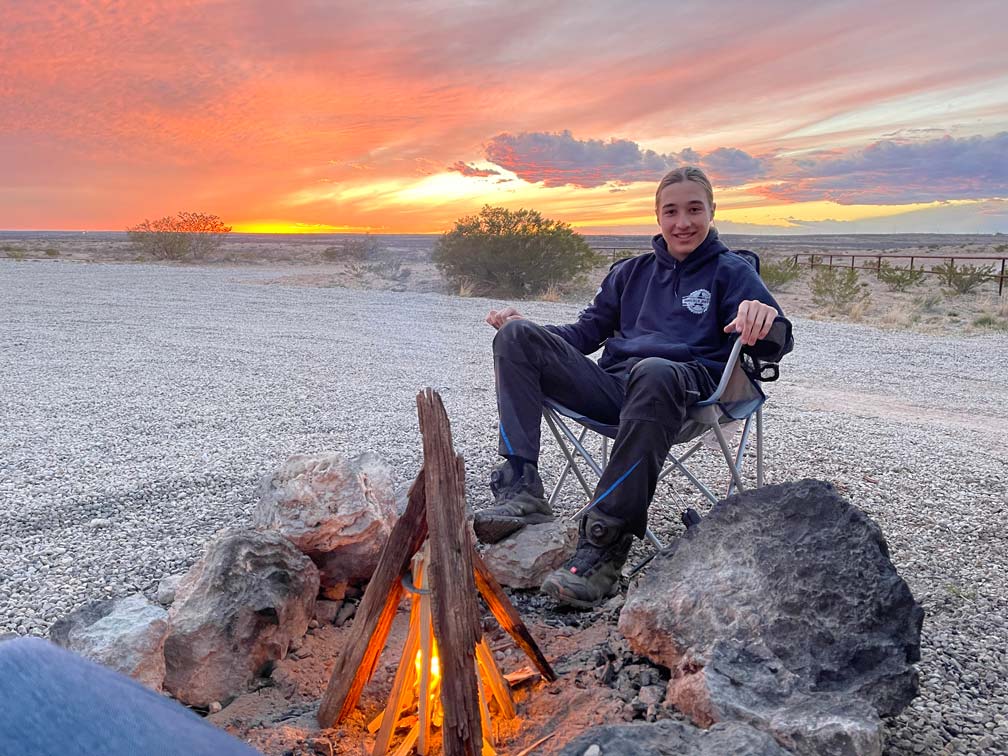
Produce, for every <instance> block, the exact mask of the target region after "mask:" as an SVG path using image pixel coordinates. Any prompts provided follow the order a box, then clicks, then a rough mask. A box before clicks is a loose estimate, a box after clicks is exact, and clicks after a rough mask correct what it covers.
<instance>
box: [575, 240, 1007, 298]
mask: <svg viewBox="0 0 1008 756" xmlns="http://www.w3.org/2000/svg"><path fill="white" fill-rule="evenodd" d="M593 249H594V250H595V252H597V253H598V254H600V255H602V256H603V257H605V256H608V257H609V259H610V261H611V262H616V261H617V260H620V259H622V258H624V257H631V256H633V255H639V254H642V253H644V252H650V251H651V250H650V249H645V248H644V247H593ZM788 257H791V258H793V259H794V261H795V264H796V265H801V264H803V263H802V259H801V258H805V259H806V260H807V261H808V266H809V267H810V268H814V267H815V266H817V265H819V266H822V267H825V268H860V269H861V270H873V271H875V272H876V273H878V272H879V271H880V270H881V269H882V261H883V260H884V261H886V262H888V261H889V260H909V261H910V262H909V264H908V265H907V267H909V268H910V270H922V271H923V272H924V273H938V271H935V270H931V269H929V268H925V267H924V265H925V264H931V263H941V262H945V261H946V260H949V261H951V262H952V264H953V265H955V264H956V260H981V261H982V262H981V263H980V265H985V264H986V263H994V267H995V268H997V267H998V265H997V264H998V263H1000V268H1001V270H1000V272H999V273H992V274H991V279H996V280H997V282H998V296H999V297H1000V296H1002V294H1003V293H1004V288H1005V280H1006V279H1008V274H1006V267H1008V266H1006V264H1005V263H1006V261H1008V257H992V256H990V255H893V254H874V255H872V254H861V253H855V252H850V253H837V252H835V253H833V254H828V253H827V254H824V253H822V252H798V253H796V254H793V255H788ZM834 260H836V262H834ZM847 260H850V264H849V265H848V263H847ZM858 260H874V261H875V264H874V265H870V264H866V263H859V262H858ZM841 261H843V262H841ZM918 262H919V265H917V267H916V268H915V267H914V265H915V264H916V263H918Z"/></svg>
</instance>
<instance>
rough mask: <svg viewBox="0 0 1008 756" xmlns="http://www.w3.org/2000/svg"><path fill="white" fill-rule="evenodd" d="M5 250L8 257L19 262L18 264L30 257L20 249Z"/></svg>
mask: <svg viewBox="0 0 1008 756" xmlns="http://www.w3.org/2000/svg"><path fill="white" fill-rule="evenodd" d="M5 249H6V252H7V257H9V258H10V259H12V260H17V261H18V262H21V261H22V260H24V259H25V258H26V257H28V254H27V253H26V252H25V251H24V250H23V249H21V248H19V247H6V248H5Z"/></svg>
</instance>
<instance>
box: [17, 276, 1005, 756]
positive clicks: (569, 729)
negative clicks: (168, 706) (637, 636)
mask: <svg viewBox="0 0 1008 756" xmlns="http://www.w3.org/2000/svg"><path fill="white" fill-rule="evenodd" d="M313 274H314V272H313V270H306V271H304V273H298V272H297V271H292V270H291V268H290V267H289V266H287V267H284V268H272V267H268V266H258V267H241V268H237V267H227V266H217V267H210V268H208V267H203V268H196V267H187V266H178V267H175V266H163V265H162V266H155V265H145V264H135V265H115V264H78V263H73V262H67V261H60V260H46V261H43V262H33V261H29V260H26V261H23V262H16V261H14V260H0V385H2V386H3V391H2V392H0V428H2V429H3V433H2V434H0V633H2V632H4V631H9V632H15V633H20V634H35V635H44V634H45V633H46V632H47V630H48V628H49V626H50V625H51V624H52V623H53V622H54V621H55V620H56V619H58V618H59V617H60V616H62V615H63V614H65V613H66V612H68V611H69V610H70V609H72V608H74V607H76V606H78V605H80V604H82V603H84V602H86V601H89V600H93V599H97V598H103V597H109V596H118V595H124V594H126V593H130V592H132V591H135V590H142V591H146V592H148V593H149V594H153V591H154V590H155V588H156V585H157V581H158V580H159V579H160V578H161V577H162V576H165V575H170V574H174V573H178V572H181V571H184V570H185V569H186V568H187V567H188V566H189V565H190V564H191V563H192V562H193V561H194V560H195V558H196V557H197V556H198V554H199V553H200V551H201V549H202V546H203V544H204V542H205V541H206V540H207V539H208V538H209V536H210V535H211V534H212V533H214V532H215V531H217V530H218V529H220V528H222V527H225V526H228V525H232V524H236V523H242V522H246V521H248V520H249V517H250V512H251V510H252V508H253V506H254V504H255V499H254V494H255V489H256V485H257V483H258V481H259V479H260V478H261V476H262V475H264V474H265V473H266V472H268V471H270V470H272V469H274V468H275V467H276V466H277V465H279V464H280V462H282V461H283V460H284V459H285V458H286V457H287V456H289V455H291V454H294V453H299V452H317V451H336V452H340V453H343V454H346V455H348V456H353V455H355V454H357V453H359V452H361V451H365V450H369V449H370V450H374V451H376V452H377V453H379V454H381V455H382V456H383V457H384V458H385V459H386V460H388V461H389V462H390V463H391V464H392V465H393V467H394V469H395V471H396V475H397V478H398V481H399V483H400V485H402V486H406V485H408V483H409V482H410V481H411V479H412V478H413V476H414V475H415V474H416V471H417V469H418V466H419V461H420V444H419V433H418V429H417V420H416V412H415V405H414V399H415V395H416V393H417V391H418V390H419V389H420V388H422V387H424V386H432V387H434V388H435V389H437V390H438V391H439V392H440V393H441V395H442V397H443V398H444V402H445V405H446V407H447V410H448V413H449V416H450V418H451V420H452V423H453V433H454V438H455V444H456V446H457V448H458V449H459V451H460V452H461V453H462V454H463V456H464V457H465V460H466V467H467V469H466V478H467V495H468V499H469V502H470V504H471V505H472V506H474V507H480V506H483V505H485V504H486V503H487V501H488V492H487V491H486V488H485V485H484V481H485V480H486V478H487V475H488V472H489V469H490V467H491V465H492V464H493V463H494V461H495V460H494V455H493V453H492V451H491V450H492V449H493V448H494V446H495V437H496V419H495V414H494V400H493V383H492V378H491V363H490V359H489V343H490V339H491V337H492V331H491V329H490V328H489V327H487V326H486V325H484V324H483V323H482V318H483V316H484V314H485V312H486V310H487V309H488V308H490V307H493V306H497V305H500V304H503V303H502V302H495V301H491V300H484V299H478V298H468V299H463V298H459V297H453V296H447V295H444V294H437V293H423V292H417V291H410V290H405V291H392V290H382V291H374V290H366V289H362V288H357V289H355V288H346V287H343V286H331V287H317V286H308V287H306V286H303V285H297V284H298V283H299V282H298V281H296V280H295V281H292V280H290V279H289V277H290V276H297V275H313ZM406 278H408V276H407V277H406ZM265 282H274V283H273V285H269V286H266V285H260V284H263V283H265ZM398 288H403V289H409V284H408V283H403V285H402V286H400V287H398ZM577 309H578V307H577V306H575V305H572V304H564V303H528V304H526V305H525V306H524V310H525V311H526V313H527V314H528V315H529V316H530V317H533V318H534V319H537V320H540V321H543V322H566V321H568V320H570V319H572V318H573V317H574V315H575V314H576V311H577ZM795 326H796V349H795V352H794V354H793V355H791V356H790V357H789V358H788V360H787V362H786V363H785V365H784V371H783V375H782V378H781V380H780V381H779V382H778V383H777V384H775V385H774V386H772V387H771V388H770V394H771V401H770V403H769V405H768V407H767V410H766V416H767V433H768V441H767V448H766V455H767V459H768V478H769V479H770V480H771V481H782V480H788V479H794V478H801V477H806V476H812V477H818V478H823V479H826V480H830V481H832V482H834V483H835V484H836V486H837V487H838V488H839V489H840V490H841V491H842V492H843V493H844V494H845V495H846V496H848V497H849V498H850V499H851V501H853V502H854V503H855V504H857V505H858V506H859V507H861V508H862V509H864V510H865V511H866V512H867V513H869V514H870V515H871V516H872V517H873V518H875V519H876V521H878V523H879V524H880V525H881V527H882V529H883V531H884V532H885V534H886V537H887V539H888V542H889V546H890V549H891V552H892V556H893V560H894V562H895V563H896V565H897V567H898V568H899V569H900V571H901V573H902V574H903V576H904V577H905V578H906V580H907V582H908V583H909V585H910V587H911V589H912V590H913V592H914V595H915V596H916V598H917V599H918V601H920V603H921V604H922V605H923V606H924V608H925V611H926V613H927V616H926V619H925V624H924V637H923V647H922V656H923V658H922V661H921V663H920V670H921V679H922V690H921V695H920V697H919V698H918V699H917V700H916V701H915V702H914V704H913V705H911V707H910V708H908V709H907V710H906V711H905V712H904V713H903V714H901V715H900V716H898V717H896V718H895V719H894V720H892V721H891V722H890V724H889V729H888V738H887V752H889V753H893V754H913V753H943V752H945V753H995V752H1003V751H1005V748H1006V747H1005V744H1006V743H1008V691H1006V683H1005V679H1006V677H1008V655H1006V651H1005V649H1006V647H1008V588H1006V582H1005V579H1004V575H1005V573H1006V570H1008V538H1006V536H1005V534H1004V532H1003V523H1004V518H1005V511H1006V508H1008V494H1006V492H1008V463H1006V461H1005V455H1004V438H1005V435H1006V433H1008V410H1006V409H1005V408H1006V407H1008V340H1006V339H1005V338H1004V336H1003V333H997V332H994V333H979V334H977V335H973V336H970V337H953V336H948V335H940V334H939V335H926V334H921V333H915V332H901V331H892V330H881V329H876V328H873V327H870V326H867V325H862V324H848V323H842V322H831V321H814V320H810V319H806V318H800V317H799V318H796V323H795ZM558 462H559V461H558V455H557V454H555V453H550V454H546V455H545V456H544V459H543V462H542V468H543V471H544V475H547V476H548V475H549V472H550V471H551V470H553V471H555V470H556V469H557V467H558ZM701 470H705V471H706V472H708V473H713V472H714V468H713V467H710V466H704V465H701ZM656 500H657V501H658V502H659V503H658V504H656V506H655V507H654V509H653V518H652V529H653V530H655V531H656V533H657V534H658V535H659V536H660V537H662V538H665V539H669V538H672V537H675V535H676V534H677V533H678V531H679V529H680V528H681V526H680V525H679V524H678V521H677V508H678V507H681V506H682V505H683V503H694V502H695V501H696V500H695V499H692V498H690V497H689V494H688V491H687V490H686V489H685V488H684V487H683V486H681V485H676V487H675V489H674V490H673V489H672V488H671V487H670V486H667V485H663V486H662V487H660V489H659V492H658V496H657V499H656ZM576 504H577V497H576V496H574V495H573V493H572V494H571V495H570V496H568V497H567V499H566V500H565V502H564V504H563V507H564V510H565V511H568V512H569V511H573V508H574V506H575V505H576ZM639 553H641V554H643V553H644V552H643V550H641V551H640V552H639ZM514 600H515V603H516V604H517V605H518V606H519V608H520V609H521V610H522V611H523V612H524V613H525V615H526V617H527V618H528V621H529V624H530V625H531V626H532V628H533V632H534V633H536V634H537V636H538V637H541V638H542V639H543V645H544V647H545V649H546V652H547V655H549V656H551V658H553V659H554V660H555V662H556V666H557V668H558V670H560V671H561V672H563V673H564V674H563V676H562V678H561V681H560V683H558V684H557V685H556V686H550V687H549V688H542V687H540V688H536V689H534V690H530V691H527V692H526V693H523V694H522V695H523V699H522V702H521V705H520V709H521V714H522V716H523V717H524V724H523V727H522V729H521V730H519V731H516V732H513V733H511V735H510V739H509V740H508V744H509V748H510V747H513V748H514V749H515V750H520V749H521V748H525V747H527V746H529V745H531V743H532V742H534V741H535V740H537V739H538V738H540V737H544V736H546V735H549V734H550V733H551V732H554V733H555V734H554V735H553V737H552V738H551V739H550V740H549V741H547V742H545V743H544V744H542V745H541V746H539V747H538V750H537V752H542V753H550V752H554V751H555V750H559V748H560V746H562V744H563V742H564V741H565V740H566V739H569V738H570V737H572V736H573V735H574V734H576V732H577V730H578V728H580V727H582V726H587V725H588V724H591V723H594V722H598V721H607V720H608V721H612V720H613V719H622V718H625V717H631V718H632V717H634V716H638V717H643V718H646V717H648V716H649V713H648V704H646V703H645V704H642V702H641V700H640V699H641V693H642V692H643V689H644V688H647V687H649V686H651V685H652V684H656V683H655V682H654V681H652V680H651V678H652V677H655V678H656V680H660V678H661V674H662V670H661V669H659V668H654V667H651V666H649V665H647V664H643V663H642V662H641V661H640V660H636V659H634V658H632V655H630V656H628V655H627V654H628V653H629V652H626V651H625V648H623V647H622V646H621V645H620V640H619V637H618V633H616V630H615V620H616V616H617V614H618V606H617V604H618V601H617V602H616V603H614V604H613V605H611V606H609V607H606V608H604V609H603V610H600V611H598V612H593V613H586V614H569V613H557V612H555V611H554V610H553V608H552V607H551V606H550V605H549V604H548V603H547V602H546V601H544V600H543V599H541V598H540V597H538V596H537V595H536V594H534V593H516V594H515V597H514ZM341 632H345V631H344V630H343V629H342V628H333V629H329V628H328V627H323V628H319V629H318V630H317V631H316V632H315V633H313V634H312V635H310V636H309V640H307V641H306V643H311V644H317V645H318V647H319V648H320V649H324V650H319V651H318V653H317V654H312V655H311V656H305V657H304V659H302V660H298V659H292V661H291V663H292V664H293V663H294V662H295V661H300V662H303V663H306V664H308V663H309V662H310V661H311V659H315V663H317V664H319V665H320V666H319V667H318V668H312V669H309V668H308V667H305V668H304V669H303V670H302V672H303V674H302V676H301V677H300V678H297V679H298V680H301V682H296V681H295V682H292V681H291V680H290V679H288V681H287V682H286V683H284V682H282V681H283V680H284V679H285V678H284V676H283V675H282V674H281V675H279V676H278V679H277V681H275V682H274V684H272V686H271V687H269V688H264V689H263V691H262V692H261V693H260V695H261V696H262V697H264V698H269V697H270V696H272V697H274V698H276V697H277V696H278V693H277V691H281V692H282V691H283V690H284V685H286V686H288V687H287V690H288V692H290V691H291V690H292V688H290V686H292V685H293V686H295V687H296V685H298V684H300V685H303V688H304V689H303V691H302V693H301V694H299V695H301V698H300V699H298V700H297V701H295V702H294V703H292V701H294V699H293V698H290V697H285V696H282V695H280V696H279V698H278V699H276V700H274V701H273V705H272V708H271V707H269V706H267V707H266V709H265V711H267V712H272V713H270V714H268V715H260V714H255V715H254V716H249V717H248V718H247V720H245V721H244V724H242V723H241V722H240V720H241V717H240V716H238V715H239V714H240V712H239V711H238V710H234V711H231V713H230V714H229V710H231V708H232V707H230V706H229V707H225V708H224V710H223V711H222V712H220V714H217V715H214V716H215V718H222V723H225V724H228V723H229V724H230V726H231V727H232V728H233V729H235V730H236V731H238V732H240V733H241V734H243V735H245V736H246V737H248V738H249V739H250V740H252V742H253V743H255V744H256V745H257V746H259V747H261V748H263V750H265V751H266V752H268V753H283V752H285V751H287V750H291V749H292V748H295V747H301V746H298V745H297V743H298V741H299V740H301V741H304V743H305V745H304V747H305V748H308V747H314V746H312V745H311V743H309V741H312V740H313V739H314V740H316V741H318V739H319V738H320V737H321V736H320V735H319V734H318V733H315V734H312V733H311V732H310V731H309V730H308V729H306V727H307V725H308V724H309V721H308V720H309V719H310V717H309V716H308V715H309V714H310V712H311V708H312V703H311V701H312V696H314V695H315V694H316V691H317V690H318V687H319V686H320V685H322V684H324V677H325V660H326V658H327V657H326V654H329V657H328V658H329V663H330V664H331V654H332V653H333V648H334V647H336V648H338V644H339V634H340V633H341ZM511 660H512V661H513V662H514V663H515V664H517V663H518V661H519V660H518V658H517V656H513V655H512V659H511ZM607 665H608V667H607ZM628 668H629V670H630V671H625V670H626V669H628ZM607 669H608V671H606V670H607ZM292 674H293V673H292ZM642 676H643V677H646V678H647V680H643V679H642ZM375 684H376V686H377V687H376V689H375V690H376V692H375V693H374V694H373V697H372V698H370V699H366V700H365V703H366V705H370V706H372V707H375V706H377V703H375V702H376V701H377V700H379V699H380V688H381V686H382V685H383V684H387V681H384V682H383V678H382V675H381V674H380V675H379V677H378V679H376V681H375ZM621 686H622V687H621ZM553 690H556V691H557V692H556V693H553V692H551V691H553ZM369 695H372V694H369ZM647 695H650V693H649V694H647ZM239 700H241V699H239ZM368 701H370V704H368V703H367V702H368ZM243 705H244V704H243ZM285 706H286V707H287V708H286V709H284V707H285ZM298 707H300V709H299V708H298ZM582 712H591V713H590V714H589V713H584V714H583V717H584V718H583V719H580V718H579V717H581V716H582ZM666 714H668V712H662V711H660V710H657V709H656V710H652V711H651V713H650V715H651V716H659V715H666ZM229 717H230V718H229ZM257 717H258V718H257ZM264 724H268V725H269V726H268V727H266V726H264ZM285 728H286V729H285ZM323 735H324V734H323ZM344 740H345V738H344ZM319 742H321V741H319ZM323 745H324V744H323ZM355 747H356V746H355ZM323 752H326V753H328V750H325V751H323ZM345 752H347V753H355V752H357V751H353V750H351V751H345Z"/></svg>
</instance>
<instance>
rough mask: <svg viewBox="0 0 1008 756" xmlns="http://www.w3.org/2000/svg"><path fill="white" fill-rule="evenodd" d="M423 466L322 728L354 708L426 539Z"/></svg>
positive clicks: (330, 694) (364, 603)
mask: <svg viewBox="0 0 1008 756" xmlns="http://www.w3.org/2000/svg"><path fill="white" fill-rule="evenodd" d="M426 476H427V472H426V467H424V468H422V469H421V470H420V474H419V475H417V478H416V480H415V481H413V485H412V486H411V487H410V490H409V499H408V502H407V504H406V511H405V512H403V515H402V517H400V518H399V520H398V521H397V522H396V524H395V525H394V526H393V528H392V532H391V533H390V534H389V538H388V541H387V542H386V543H385V549H384V550H383V551H382V553H381V556H380V557H379V559H378V566H377V567H376V568H375V571H374V575H373V576H372V578H371V581H370V582H369V583H368V587H367V589H366V590H365V591H364V598H363V599H361V603H360V606H359V607H358V608H357V614H356V616H355V617H354V623H353V626H352V627H351V629H350V638H349V640H348V642H347V645H346V647H345V648H344V649H343V653H341V654H340V656H339V659H337V661H336V666H335V667H334V668H333V671H332V675H331V676H330V677H329V685H328V686H327V687H326V692H325V695H324V696H322V703H321V705H320V706H319V711H318V716H317V719H318V723H319V725H320V726H321V727H333V726H335V725H337V724H340V723H341V722H343V721H344V720H345V719H346V718H347V717H348V716H350V714H351V713H352V712H353V710H354V709H355V708H356V706H357V702H358V701H359V700H360V696H361V691H362V690H363V689H364V685H365V684H366V683H367V681H368V680H370V679H371V675H372V674H374V670H375V667H376V665H377V664H378V657H379V655H380V654H381V652H382V649H383V648H384V646H385V641H386V640H387V639H388V634H389V630H390V629H391V627H392V620H393V619H394V618H395V614H396V610H397V609H398V608H399V602H400V600H401V599H402V597H403V594H404V593H405V589H404V588H403V587H402V576H403V574H404V573H405V572H406V570H407V569H408V568H409V564H410V560H411V559H412V558H413V555H414V554H415V553H416V552H417V551H419V549H420V547H421V546H422V545H423V542H424V540H425V539H426V538H427V498H426V484H425V480H426Z"/></svg>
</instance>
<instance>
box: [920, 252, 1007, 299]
mask: <svg viewBox="0 0 1008 756" xmlns="http://www.w3.org/2000/svg"><path fill="white" fill-rule="evenodd" d="M931 272H932V273H936V274H937V275H938V278H939V279H940V280H941V282H942V283H943V284H945V286H946V287H948V289H949V290H950V292H951V293H953V294H968V293H969V292H971V291H973V290H974V289H975V288H977V287H978V286H980V284H982V283H984V282H985V281H987V280H989V279H990V278H991V276H993V275H994V266H993V265H970V264H969V263H963V264H962V265H956V264H955V260H947V261H946V262H945V263H944V264H942V265H936V266H935V267H933V268H931Z"/></svg>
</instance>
